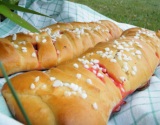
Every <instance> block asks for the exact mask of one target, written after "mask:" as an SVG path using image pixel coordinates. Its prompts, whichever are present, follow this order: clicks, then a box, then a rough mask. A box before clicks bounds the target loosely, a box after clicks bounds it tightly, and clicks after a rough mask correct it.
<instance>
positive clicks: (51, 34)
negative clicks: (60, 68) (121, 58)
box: [0, 20, 122, 77]
mask: <svg viewBox="0 0 160 125" xmlns="http://www.w3.org/2000/svg"><path fill="white" fill-rule="evenodd" d="M40 31H41V33H40V34H38V33H32V32H22V33H17V34H13V35H10V36H7V37H5V38H0V59H1V61H2V63H3V65H4V67H5V69H6V72H7V73H8V74H13V73H16V72H20V71H28V70H42V69H48V68H50V67H53V66H56V65H57V64H60V63H63V62H65V61H68V60H70V59H72V58H75V57H77V56H79V55H80V54H82V53H83V52H85V51H86V50H87V49H88V48H90V47H94V46H95V45H96V44H97V43H99V42H101V41H103V42H107V41H109V40H111V39H115V38H119V37H120V35H121V33H122V30H121V29H120V28H119V27H118V26H117V25H116V24H114V23H112V22H110V21H107V20H101V21H98V22H90V23H82V22H72V23H57V24H53V25H50V26H48V27H45V28H43V29H41V30H40ZM2 76H3V75H2V72H1V70H0V77H2Z"/></svg>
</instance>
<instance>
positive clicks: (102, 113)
mask: <svg viewBox="0 0 160 125" xmlns="http://www.w3.org/2000/svg"><path fill="white" fill-rule="evenodd" d="M135 35H136V37H135ZM149 41H150V42H149ZM155 43H156V44H155ZM159 44H160V41H159V39H158V37H157V36H156V35H155V33H153V32H151V31H149V30H146V29H142V28H132V29H129V30H127V31H125V32H124V33H123V36H122V37H121V38H120V39H116V40H112V41H109V42H101V43H98V44H97V45H96V46H95V47H94V48H90V49H89V50H87V51H86V52H85V53H83V54H82V55H81V56H79V57H78V58H75V59H73V60H71V61H68V62H67V63H64V64H60V65H58V66H57V67H56V68H51V69H49V70H48V71H46V72H42V71H30V72H26V73H23V74H20V75H17V76H15V77H13V78H11V82H12V84H13V86H14V88H15V90H16V92H17V94H18V96H19V99H20V100H21V102H22V104H23V107H24V108H25V110H26V112H27V114H28V116H29V119H30V120H31V123H32V124H33V125H44V124H45V125H106V123H107V122H108V119H109V116H110V115H111V113H113V112H116V111H117V110H119V107H120V106H121V104H122V103H123V99H124V98H125V97H126V96H127V95H129V94H131V93H133V92H134V91H135V90H137V89H138V88H142V87H144V86H145V85H146V84H148V80H149V79H150V77H151V76H152V74H153V72H154V70H155V69H156V67H157V66H158V64H159V52H158V48H159V46H158V45H159ZM2 95H3V96H4V98H5V100H6V102H7V105H8V107H9V109H10V110H11V112H12V114H13V115H14V117H15V118H16V119H17V120H19V121H20V122H22V123H26V122H25V120H24V118H23V116H22V114H21V112H20V110H19V108H18V106H17V104H16V102H15V101H14V98H13V96H12V94H11V92H10V90H9V88H8V86H7V84H5V85H4V86H3V88H2Z"/></svg>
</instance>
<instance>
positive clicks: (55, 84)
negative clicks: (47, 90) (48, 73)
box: [53, 80, 63, 87]
mask: <svg viewBox="0 0 160 125" xmlns="http://www.w3.org/2000/svg"><path fill="white" fill-rule="evenodd" d="M59 86H63V83H62V81H60V80H56V81H54V83H53V87H59Z"/></svg>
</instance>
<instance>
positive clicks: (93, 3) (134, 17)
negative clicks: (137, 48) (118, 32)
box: [68, 0, 160, 31]
mask: <svg viewBox="0 0 160 125" xmlns="http://www.w3.org/2000/svg"><path fill="white" fill-rule="evenodd" d="M68 1H71V2H76V3H80V4H84V5H86V6H89V7H90V8H92V9H93V10H95V11H97V12H99V13H101V14H103V15H104V16H107V17H109V18H111V19H113V20H115V21H118V22H122V23H128V24H132V25H136V26H139V27H143V28H147V29H150V30H154V31H156V30H160V0H68Z"/></svg>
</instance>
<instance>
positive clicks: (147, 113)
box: [0, 0, 160, 125]
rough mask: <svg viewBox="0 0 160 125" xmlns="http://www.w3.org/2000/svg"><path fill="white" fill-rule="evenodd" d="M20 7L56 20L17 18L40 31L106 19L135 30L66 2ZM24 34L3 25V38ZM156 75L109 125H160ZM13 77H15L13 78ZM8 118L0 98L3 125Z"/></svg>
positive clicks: (159, 74) (26, 0)
mask: <svg viewBox="0 0 160 125" xmlns="http://www.w3.org/2000/svg"><path fill="white" fill-rule="evenodd" d="M19 6H22V7H26V8H29V9H32V10H35V11H38V12H40V13H43V14H46V15H50V16H51V17H53V18H47V17H43V16H39V15H33V14H29V13H23V12H17V14H18V15H20V16H21V17H22V18H23V19H25V20H26V21H28V22H29V23H31V24H32V25H33V26H34V27H36V28H37V29H39V28H42V27H46V26H48V25H51V24H54V23H57V22H60V23H62V22H63V23H67V22H73V21H79V22H90V21H97V20H103V19H104V20H110V21H113V22H115V23H116V24H117V25H118V26H119V27H121V28H122V29H123V30H126V29H128V28H132V27H134V26H132V25H129V24H124V23H118V22H116V21H114V20H112V19H110V18H108V17H105V16H103V15H101V14H99V13H97V12H96V11H94V10H92V9H91V8H89V7H87V6H85V5H81V4H77V3H72V2H68V1H64V0H48V1H47V0H43V1H42V0H41V1H40V0H35V1H31V0H21V1H20V2H19ZM25 30H26V29H24V28H22V27H20V26H18V25H16V24H15V23H13V22H12V21H10V20H8V19H6V20H5V21H4V22H1V24H0V37H5V36H7V35H9V34H13V33H17V32H21V31H25ZM15 75H17V74H15ZM155 75H156V76H153V77H152V78H151V84H150V87H149V88H148V89H146V90H144V91H139V92H135V93H134V94H132V95H130V96H128V97H127V98H126V101H127V104H125V105H124V106H122V109H121V111H120V112H119V113H117V114H114V115H112V117H111V118H110V120H109V122H108V125H158V124H160V85H159V84H160V67H159V68H157V69H156V71H155ZM10 77H13V75H12V76H10ZM4 83H5V79H4V78H1V79H0V89H1V88H2V86H3V84H4ZM2 114H4V115H2ZM2 116H3V117H2ZM4 117H5V118H4ZM8 117H10V118H12V115H11V114H10V112H9V110H8V108H7V106H6V103H5V101H4V99H3V97H2V95H1V94H0V125H4V124H5V125H10V124H12V125H13V124H14V122H13V120H10V118H8ZM15 125H18V123H17V122H16V123H15Z"/></svg>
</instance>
